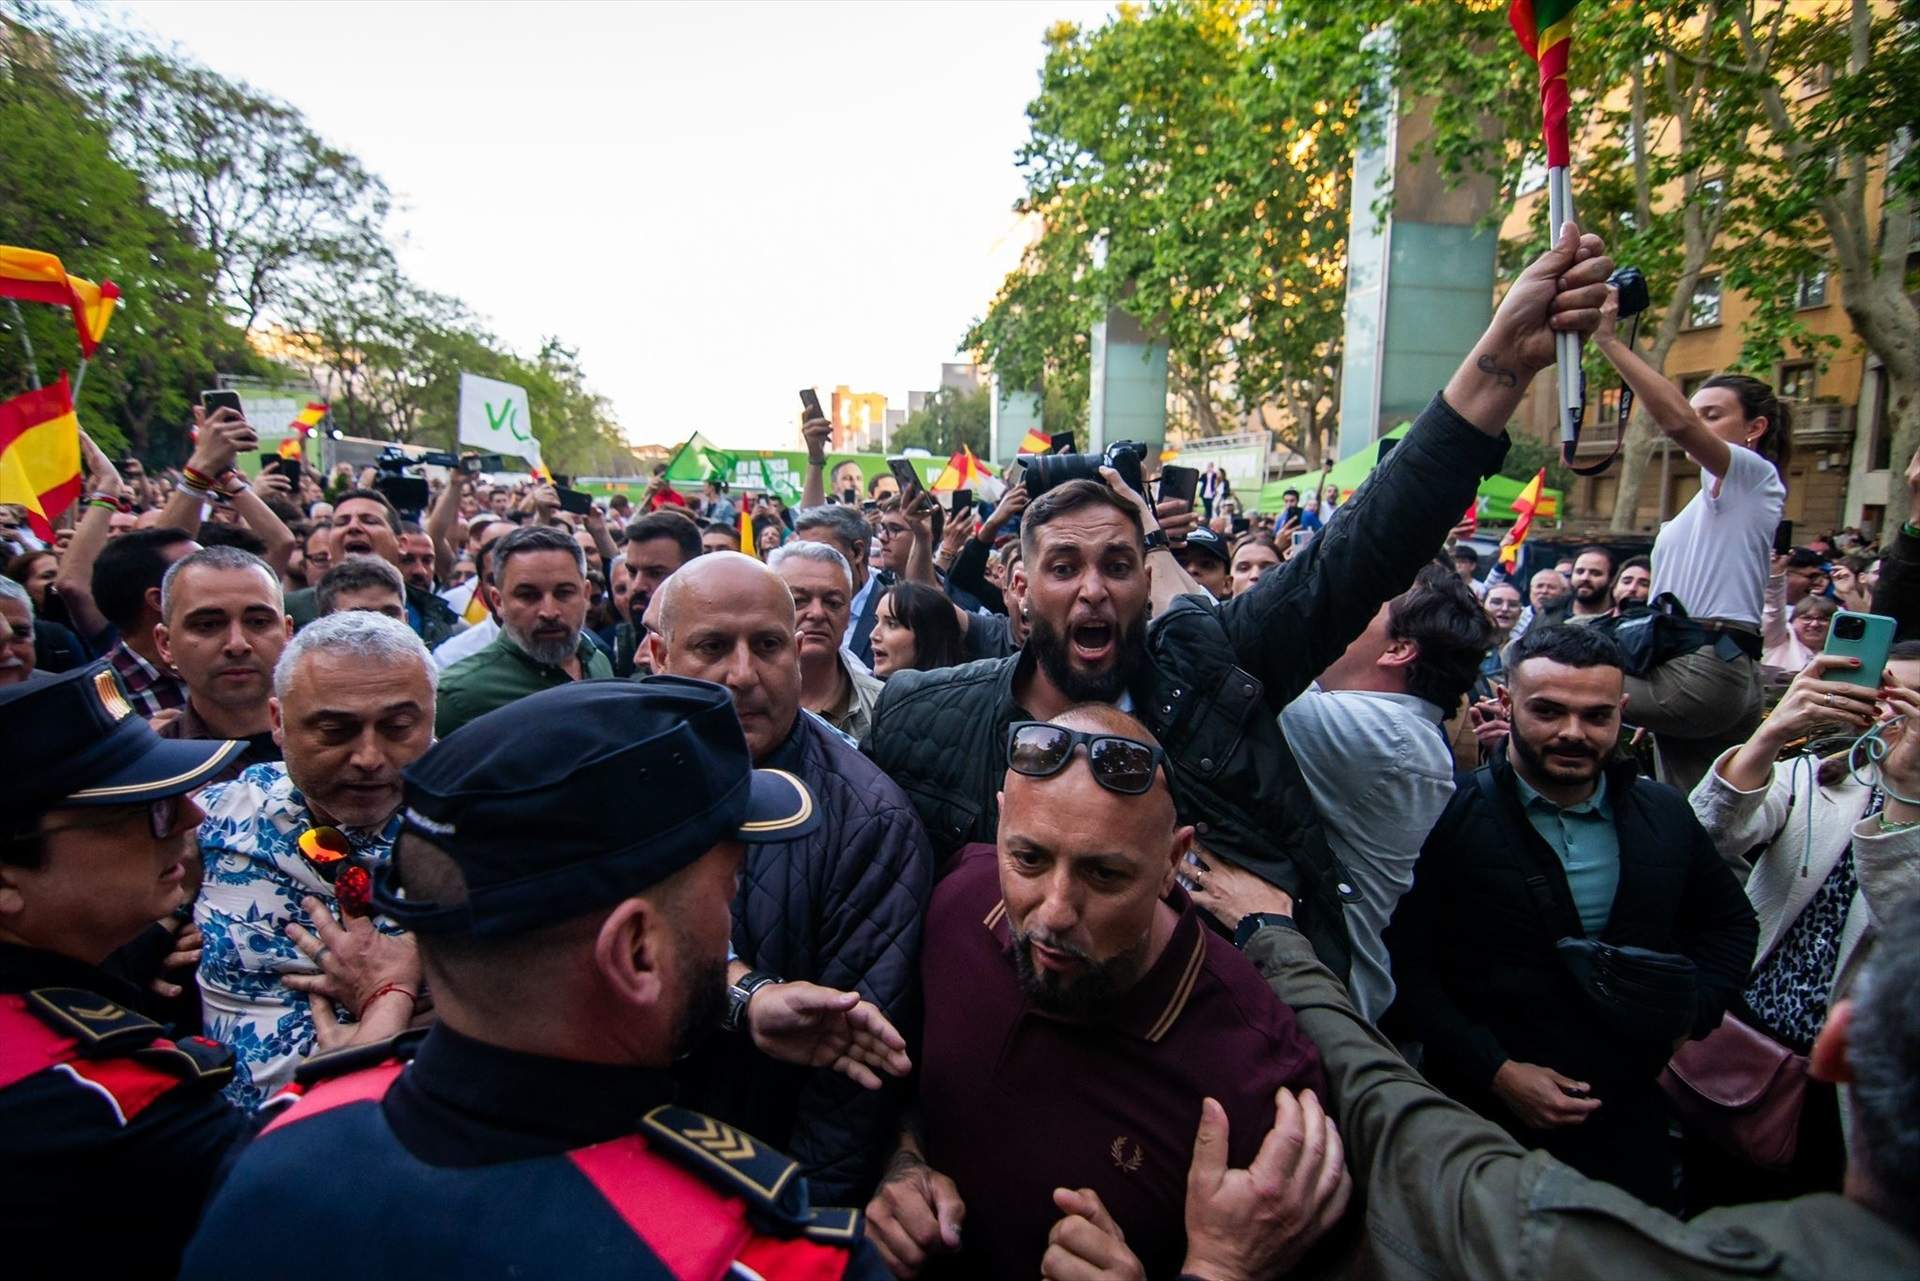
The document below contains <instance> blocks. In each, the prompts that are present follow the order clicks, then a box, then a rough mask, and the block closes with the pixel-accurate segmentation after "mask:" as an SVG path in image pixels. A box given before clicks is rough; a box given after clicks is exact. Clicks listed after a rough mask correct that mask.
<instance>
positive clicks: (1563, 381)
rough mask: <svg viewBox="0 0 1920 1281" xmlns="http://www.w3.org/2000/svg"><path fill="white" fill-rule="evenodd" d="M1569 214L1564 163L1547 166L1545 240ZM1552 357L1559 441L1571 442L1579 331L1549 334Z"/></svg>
mask: <svg viewBox="0 0 1920 1281" xmlns="http://www.w3.org/2000/svg"><path fill="white" fill-rule="evenodd" d="M1572 217H1573V182H1572V180H1571V179H1570V178H1568V176H1567V167H1566V166H1565V165H1557V166H1555V167H1554V168H1552V169H1549V170H1547V218H1548V221H1549V222H1550V223H1551V224H1552V225H1551V226H1550V227H1549V228H1548V229H1547V239H1548V242H1549V243H1552V242H1555V241H1558V240H1559V239H1560V229H1561V228H1562V227H1564V226H1566V225H1567V223H1568V221H1569V220H1571V219H1572ZM1553 351H1554V357H1555V359H1556V362H1557V367H1558V369H1559V378H1560V401H1559V409H1560V441H1561V444H1562V445H1571V444H1573V442H1574V441H1576V440H1578V439H1579V436H1580V409H1581V400H1582V399H1583V397H1582V395H1581V391H1580V335H1578V334H1571V333H1558V334H1555V335H1554V338H1553Z"/></svg>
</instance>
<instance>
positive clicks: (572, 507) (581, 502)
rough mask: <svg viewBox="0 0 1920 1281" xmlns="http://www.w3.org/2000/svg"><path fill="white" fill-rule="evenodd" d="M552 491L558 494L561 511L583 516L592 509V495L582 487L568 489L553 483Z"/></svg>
mask: <svg viewBox="0 0 1920 1281" xmlns="http://www.w3.org/2000/svg"><path fill="white" fill-rule="evenodd" d="M553 492H554V493H555V494H557V495H558V496H559V498H560V510H561V511H563V512H572V513H573V514H574V515H575V516H584V515H586V514H587V513H588V512H590V511H592V510H593V495H592V494H589V493H588V492H587V491H586V490H584V489H568V488H567V487H566V486H564V485H555V486H554V487H553Z"/></svg>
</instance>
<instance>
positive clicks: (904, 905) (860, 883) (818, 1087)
mask: <svg viewBox="0 0 1920 1281" xmlns="http://www.w3.org/2000/svg"><path fill="white" fill-rule="evenodd" d="M757 764H759V765H761V766H765V767H770V768H774V769H785V770H788V771H790V772H792V773H794V774H797V775H799V776H800V777H801V778H802V779H803V780H805V782H806V784H807V787H808V788H809V789H811V791H812V792H813V796H814V802H815V803H816V804H817V805H819V806H820V809H821V812H822V815H823V819H824V821H823V822H822V823H821V824H820V826H819V827H818V828H817V829H815V831H814V833H813V834H812V835H811V836H807V837H803V838H801V839H800V840H797V841H788V842H785V843H783V844H779V845H750V846H748V847H747V861H746V866H745V870H744V871H743V872H742V874H741V883H740V892H739V893H738V894H737V895H735V896H734V901H733V945H734V949H735V950H736V951H738V952H739V954H740V958H741V959H742V960H744V961H745V962H747V964H749V965H751V966H753V967H754V968H755V969H757V970H762V971H765V972H766V973H769V974H773V975H777V976H778V977H780V978H783V979H805V980H807V981H809V982H813V983H821V984H825V985H826V986H828V987H835V988H841V989H843V990H850V991H857V992H859V993H860V994H861V995H862V996H864V997H866V998H867V999H868V1000H870V1001H872V1002H873V1003H874V1004H875V1005H877V1006H879V1007H880V1009H881V1010H882V1011H883V1012H884V1013H885V1014H886V1015H887V1017H888V1018H889V1019H891V1020H893V1023H894V1026H896V1027H898V1028H899V1029H900V1030H901V1032H902V1033H903V1034H905V1035H906V1036H907V1037H908V1038H909V1040H910V1041H911V1040H914V1039H917V1028H918V1023H919V1017H920V984H919V979H918V970H919V962H920V936H921V930H922V927H923V926H924V924H925V921H926V915H927V902H928V899H929V898H930V897H931V896H932V894H933V850H932V847H931V846H929V845H928V843H927V835H926V832H925V830H924V829H922V827H921V826H920V819H919V816H918V815H917V814H915V813H914V809H913V806H912V805H911V804H910V803H909V802H908V800H907V798H906V795H905V793H903V792H901V790H900V789H899V788H898V787H896V786H895V785H894V784H893V782H892V781H891V780H890V779H888V778H887V776H886V775H885V774H883V773H881V772H880V770H879V768H878V767H877V766H875V765H874V764H873V763H872V762H871V761H869V760H868V759H867V758H866V757H864V756H862V755H861V754H860V752H859V750H858V749H857V748H855V747H853V746H852V745H851V744H850V743H849V742H848V740H847V739H846V737H845V736H844V735H842V734H841V733H840V732H839V731H838V730H835V729H833V728H832V727H831V726H829V725H828V724H827V723H826V722H825V721H822V720H820V719H819V718H818V717H816V716H814V715H812V714H811V713H808V712H802V713H800V715H799V717H798V718H797V720H796V723H795V726H794V731H793V733H792V735H791V736H790V737H789V738H788V740H787V742H786V743H785V744H784V745H782V746H781V747H780V748H778V749H776V750H775V751H774V752H773V753H771V755H770V756H769V757H768V758H767V759H765V760H762V761H759V762H757ZM676 1075H677V1076H679V1078H680V1081H681V1086H682V1097H683V1101H684V1102H686V1103H687V1104H688V1106H691V1107H696V1108H698V1109H700V1110H701V1111H705V1112H708V1113H710V1114H712V1115H714V1116H718V1117H720V1118H721V1119H722V1120H724V1121H728V1122H730V1123H732V1124H733V1125H735V1126H738V1127H739V1128H741V1129H743V1130H745V1131H747V1132H748V1133H749V1134H752V1135H754V1136H755V1137H757V1138H760V1139H764V1140H766V1141H767V1142H769V1143H771V1144H773V1145H774V1146H775V1147H777V1148H779V1149H781V1150H782V1151H784V1152H786V1153H788V1154H789V1155H791V1156H792V1157H793V1158H794V1159H795V1160H797V1161H798V1162H799V1163H800V1165H801V1167H802V1168H803V1169H804V1170H805V1171H806V1172H807V1177H808V1180H809V1182H810V1183H811V1184H812V1188H813V1203H814V1204H815V1205H833V1206H841V1205H851V1206H865V1205H866V1203H867V1197H868V1195H869V1194H870V1193H871V1192H872V1190H873V1187H874V1184H875V1183H876V1182H877V1181H878V1179H879V1173H880V1167H881V1165H882V1164H884V1163H885V1161H886V1159H887V1157H888V1156H890V1155H891V1154H892V1152H893V1149H894V1145H895V1143H896V1141H897V1140H898V1138H899V1133H900V1128H899V1121H900V1111H901V1107H902V1105H903V1103H904V1100H905V1093H904V1090H903V1089H902V1088H901V1086H900V1085H899V1084H898V1083H890V1084H889V1085H887V1086H885V1087H883V1088H882V1089H879V1090H873V1091H869V1090H863V1089H861V1088H860V1087H859V1086H857V1085H855V1084H854V1083H853V1082H851V1081H849V1080H847V1078H846V1077H844V1076H841V1075H840V1074H838V1073H836V1072H834V1071H833V1070H831V1069H830V1068H818V1069H806V1068H799V1067H794V1066H791V1065H789V1064H784V1063H776V1062H775V1061H773V1060H772V1059H769V1058H767V1057H766V1056H765V1055H763V1054H760V1053H758V1052H757V1051H755V1050H754V1049H753V1047H752V1046H751V1045H749V1044H748V1043H747V1042H746V1039H745V1038H744V1037H715V1038H714V1040H713V1042H712V1043H710V1044H709V1045H708V1046H706V1047H705V1048H704V1049H702V1050H701V1051H700V1052H699V1053H697V1054H696V1055H695V1056H694V1057H693V1058H692V1059H690V1060H687V1061H685V1062H683V1063H682V1064H681V1065H680V1070H679V1071H678V1072H677V1073H676Z"/></svg>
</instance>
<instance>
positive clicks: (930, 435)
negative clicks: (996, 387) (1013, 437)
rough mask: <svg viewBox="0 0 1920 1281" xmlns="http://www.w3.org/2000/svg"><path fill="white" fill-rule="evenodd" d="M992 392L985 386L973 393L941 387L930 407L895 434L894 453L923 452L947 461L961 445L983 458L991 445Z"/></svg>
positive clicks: (918, 412)
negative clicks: (918, 450) (899, 450)
mask: <svg viewBox="0 0 1920 1281" xmlns="http://www.w3.org/2000/svg"><path fill="white" fill-rule="evenodd" d="M992 433H993V390H992V388H991V387H987V386H982V387H979V388H977V389H975V390H973V391H970V392H963V391H960V390H958V389H957V388H953V387H942V388H940V390H938V391H936V392H934V393H933V395H932V396H931V397H929V398H928V400H927V403H926V405H925V406H923V407H922V408H920V409H917V410H915V411H914V412H913V413H912V414H911V415H909V416H908V418H907V421H906V423H905V425H904V426H902V427H901V428H900V430H899V431H896V432H894V433H893V436H892V438H891V441H890V443H891V444H892V446H893V448H895V449H924V450H926V451H927V452H928V453H930V454H933V455H935V456H936V457H940V458H946V457H949V456H951V455H953V454H957V453H959V452H960V447H961V446H962V445H964V446H966V447H967V448H968V449H971V450H972V451H973V452H974V453H975V454H977V455H979V456H980V457H982V458H984V457H986V455H987V452H988V450H989V449H990V448H991V444H992Z"/></svg>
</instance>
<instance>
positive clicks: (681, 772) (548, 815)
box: [374, 676, 818, 937]
mask: <svg viewBox="0 0 1920 1281" xmlns="http://www.w3.org/2000/svg"><path fill="white" fill-rule="evenodd" d="M405 780H406V781H405V799H404V803H403V807H402V810H401V831H402V833H403V834H405V833H411V834H413V835H415V836H417V837H419V838H420V839H422V840H424V841H427V842H428V843H430V844H432V845H433V846H434V847H436V848H438V849H440V850H443V851H445V853H446V854H447V856H448V857H449V858H451V859H452V860H453V861H454V862H455V863H456V864H457V865H458V866H459V868H460V872H461V874H462V876H463V878H464V879H465V881H466V901H465V902H464V903H446V904H441V903H429V902H424V901H421V900H418V899H408V898H407V897H405V895H404V894H403V892H402V891H401V889H400V885H399V881H400V880H401V879H402V878H401V877H400V876H399V871H398V868H397V867H396V866H395V864H398V863H403V862H404V861H405V858H406V848H405V842H403V843H402V846H401V848H400V849H399V850H398V851H396V854H395V857H394V859H393V860H392V861H391V862H389V864H388V865H387V866H386V867H384V868H382V869H381V870H380V872H379V874H378V877H377V878H376V882H375V892H374V903H375V906H376V908H377V910H378V911H380V912H382V913H384V914H386V915H387V916H390V917H392V918H393V920H394V921H396V922H397V923H399V924H400V925H402V926H404V927H406V928H408V929H413V930H418V931H421V932H423V933H472V934H475V935H480V936H489V937H502V936H506V935H512V934H518V933H521V932H523V931H526V930H531V929H537V928H539V927H540V926H543V925H552V924H556V923H558V922H560V921H565V920H569V919H571V918H573V917H575V916H579V915H581V914H583V913H585V912H588V911H591V910H592V909H593V908H595V907H600V906H604V905H607V904H611V903H615V902H618V901H619V900H621V899H623V898H627V897H630V896H632V895H634V894H638V893H640V892H642V891H643V890H645V889H646V888H647V887H649V886H651V885H655V884H657V883H659V882H661V881H664V880H666V879H667V878H668V877H670V876H672V875H673V874H674V873H675V872H678V871H679V870H680V869H682V868H684V867H686V866H688V865H689V864H691V863H693V862H695V861H696V860H697V859H699V858H700V856H701V855H702V854H705V853H706V852H707V851H708V850H710V849H712V848H713V847H714V846H715V845H717V844H719V843H720V842H721V841H724V840H728V839H733V840H738V841H744V842H747V843H749V844H757V843H762V842H773V841H790V840H793V839H794V838H796V837H799V836H804V835H806V834H807V833H808V832H810V831H812V830H813V828H814V826H815V825H816V823H817V821H818V819H817V816H816V814H815V812H814V803H813V796H812V794H811V793H810V792H809V791H808V790H807V787H806V785H805V784H804V783H802V782H801V781H800V780H799V779H797V778H795V777H794V776H793V775H791V774H788V773H786V772H785V771H782V770H757V769H754V768H753V758H752V757H751V756H750V755H748V752H747V740H746V736H745V735H744V734H742V733H741V730H740V721H739V718H738V717H737V716H736V715H735V714H734V710H733V701H732V700H731V699H730V698H729V697H728V696H727V692H726V690H724V689H722V688H721V687H720V686H718V685H713V684H709V683H708V682H706V681H697V680H689V679H687V678H685V677H679V676H656V677H653V678H651V679H649V680H645V681H630V680H587V681H574V682H571V683H569V684H567V685H563V686H560V687H558V688H556V689H549V690H543V691H541V692H540V693H538V694H534V695H531V696H530V697H527V698H522V699H519V700H517V701H515V702H513V703H510V704H508V705H507V706H505V707H502V708H499V709H498V710H496V711H492V712H489V713H487V714H486V715H485V716H481V717H478V718H476V719H475V720H472V721H470V722H468V723H467V724H465V725H463V726H461V727H460V728H459V729H457V730H455V731H454V732H453V733H451V734H449V735H448V736H447V737H446V738H444V739H441V740H440V742H438V743H437V744H435V745H434V747H433V748H432V750H430V751H429V752H428V753H427V754H426V755H425V756H423V757H421V758H420V759H419V760H417V761H415V762H414V763H413V764H412V765H410V766H408V767H407V770H406V775H405Z"/></svg>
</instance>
